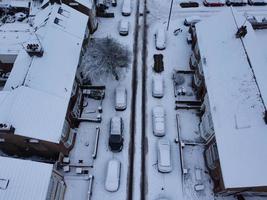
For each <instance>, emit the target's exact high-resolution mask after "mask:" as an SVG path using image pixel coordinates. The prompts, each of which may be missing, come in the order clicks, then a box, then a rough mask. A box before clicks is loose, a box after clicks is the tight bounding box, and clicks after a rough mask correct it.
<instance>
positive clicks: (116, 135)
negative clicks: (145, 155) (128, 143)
mask: <svg viewBox="0 0 267 200" xmlns="http://www.w3.org/2000/svg"><path fill="white" fill-rule="evenodd" d="M123 140H124V139H123V121H122V118H121V117H117V116H115V117H112V118H111V120H110V132H109V141H108V143H109V148H110V150H111V151H113V152H119V151H121V150H122V148H123Z"/></svg>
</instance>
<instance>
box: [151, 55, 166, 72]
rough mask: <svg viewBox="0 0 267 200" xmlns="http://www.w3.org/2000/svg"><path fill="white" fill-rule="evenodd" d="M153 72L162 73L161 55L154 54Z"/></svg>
mask: <svg viewBox="0 0 267 200" xmlns="http://www.w3.org/2000/svg"><path fill="white" fill-rule="evenodd" d="M153 57H154V71H155V72H157V73H160V72H162V71H164V63H163V55H162V54H154V56H153Z"/></svg>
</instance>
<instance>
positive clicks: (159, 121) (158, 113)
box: [152, 106, 165, 136]
mask: <svg viewBox="0 0 267 200" xmlns="http://www.w3.org/2000/svg"><path fill="white" fill-rule="evenodd" d="M152 124H153V133H154V135H155V136H164V135H165V110H164V108H163V107H162V106H155V107H154V108H153V109H152Z"/></svg>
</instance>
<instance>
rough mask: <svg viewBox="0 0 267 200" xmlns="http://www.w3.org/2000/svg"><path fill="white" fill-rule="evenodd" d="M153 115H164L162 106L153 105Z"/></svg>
mask: <svg viewBox="0 0 267 200" xmlns="http://www.w3.org/2000/svg"><path fill="white" fill-rule="evenodd" d="M153 115H155V116H158V115H160V116H161V115H162V116H163V115H164V108H163V107H162V106H155V107H153Z"/></svg>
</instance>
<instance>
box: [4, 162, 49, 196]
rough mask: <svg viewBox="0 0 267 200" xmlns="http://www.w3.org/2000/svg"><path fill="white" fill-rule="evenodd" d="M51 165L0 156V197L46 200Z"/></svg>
mask: <svg viewBox="0 0 267 200" xmlns="http://www.w3.org/2000/svg"><path fill="white" fill-rule="evenodd" d="M52 172H53V165H52V164H46V163H39V162H34V161H29V160H22V159H15V158H8V157H0V187H2V188H5V186H6V183H7V181H8V185H7V187H6V189H0V198H1V199H5V200H36V199H38V200H46V196H47V192H48V187H49V184H50V179H51V175H52Z"/></svg>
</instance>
